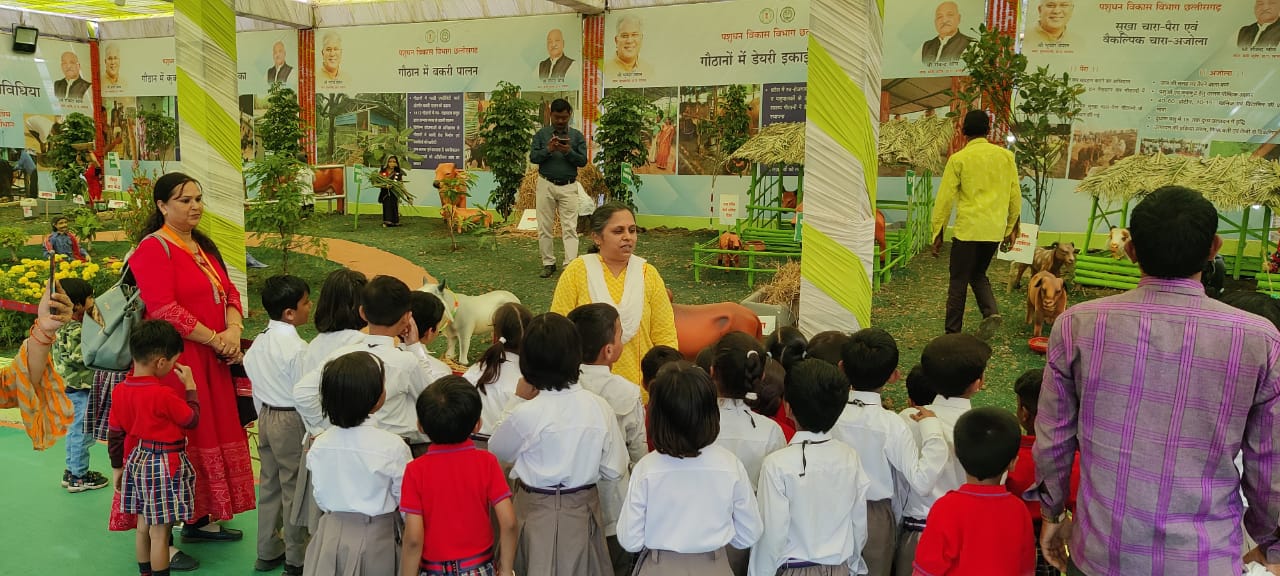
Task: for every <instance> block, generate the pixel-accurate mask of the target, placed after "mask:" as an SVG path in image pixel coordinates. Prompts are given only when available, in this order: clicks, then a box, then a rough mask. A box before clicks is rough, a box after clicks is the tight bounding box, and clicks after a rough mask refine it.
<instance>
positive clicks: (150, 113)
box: [139, 110, 178, 173]
mask: <svg viewBox="0 0 1280 576" xmlns="http://www.w3.org/2000/svg"><path fill="white" fill-rule="evenodd" d="M139 116H141V117H142V127H143V130H145V131H146V137H145V138H144V139H143V145H144V146H145V148H146V150H147V151H148V152H149V153H151V154H153V155H155V156H156V157H158V158H160V172H161V173H163V172H164V171H165V169H164V164H165V158H166V157H167V156H168V155H169V150H171V149H173V146H174V144H176V143H177V140H178V121H177V120H174V119H173V118H170V117H169V116H166V115H165V114H164V113H163V112H157V111H154V110H143V111H142V112H141V113H139Z"/></svg>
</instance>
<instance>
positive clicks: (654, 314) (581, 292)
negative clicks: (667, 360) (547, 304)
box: [551, 258, 680, 384]
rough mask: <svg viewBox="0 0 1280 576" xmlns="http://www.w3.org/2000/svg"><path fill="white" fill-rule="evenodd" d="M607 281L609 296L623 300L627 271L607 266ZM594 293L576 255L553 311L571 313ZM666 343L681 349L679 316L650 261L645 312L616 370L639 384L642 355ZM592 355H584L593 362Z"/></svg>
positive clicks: (558, 289)
mask: <svg viewBox="0 0 1280 576" xmlns="http://www.w3.org/2000/svg"><path fill="white" fill-rule="evenodd" d="M603 268H604V282H605V285H607V286H608V287H609V296H611V297H613V302H612V304H613V305H615V306H616V305H618V303H620V302H622V290H623V288H624V287H626V284H627V271H626V269H625V268H624V269H623V270H622V273H621V274H619V275H617V276H614V275H613V273H612V272H610V271H609V267H608V266H604V267H603ZM591 303H592V302H591V293H590V292H589V291H588V290H587V268H586V265H585V264H583V263H582V259H581V258H576V259H574V260H573V261H572V262H570V263H569V265H568V266H565V267H564V272H563V273H561V275H560V282H559V283H558V284H556V293H555V296H553V297H552V299H551V311H552V312H555V313H557V314H564V315H568V314H569V312H571V311H572V310H573V309H574V308H577V307H578V306H582V305H584V304H591ZM659 345H666V346H670V347H672V348H676V349H679V347H680V344H679V342H678V341H677V340H676V317H675V313H673V312H672V311H671V299H670V298H668V297H667V285H666V283H664V282H663V281H662V276H661V275H659V274H658V269H657V268H654V267H653V266H652V265H650V264H649V263H648V262H646V263H645V265H644V315H643V316H641V317H640V328H639V329H638V330H636V335H635V336H634V337H633V338H631V341H630V342H627V343H626V344H625V345H624V346H623V347H622V356H621V357H620V358H618V361H617V362H616V363H614V365H613V373H614V374H617V375H619V376H622V377H624V378H626V379H628V380H630V381H632V382H635V383H636V384H639V383H640V359H641V358H644V355H645V354H647V353H648V352H649V349H650V348H653V347H654V346H659ZM591 360H592V359H591V358H583V359H582V361H583V362H590V361H591Z"/></svg>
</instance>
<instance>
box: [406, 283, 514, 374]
mask: <svg viewBox="0 0 1280 576" xmlns="http://www.w3.org/2000/svg"><path fill="white" fill-rule="evenodd" d="M418 290H421V291H422V292H426V293H428V294H431V295H434V296H435V297H437V298H439V299H440V301H441V302H443V303H444V318H443V319H442V320H441V328H440V331H441V332H444V336H445V338H447V339H448V340H449V348H448V350H446V351H445V354H444V355H445V358H449V359H451V360H455V361H456V362H458V363H459V364H463V365H466V364H467V353H468V352H469V350H470V348H471V337H472V336H479V335H483V334H492V333H493V313H494V312H496V311H497V310H498V308H499V307H501V306H502V305H503V304H506V303H508V302H515V303H517V304H519V303H520V299H519V298H516V295H515V294H512V293H510V292H507V291H506V290H494V291H493V292H487V293H485V294H481V295H479V296H467V295H465V294H458V293H457V292H454V291H453V290H450V289H449V286H448V284H447V283H446V282H445V280H444V279H443V278H442V279H441V280H440V283H439V284H424V285H423V286H422V287H421V288H419V289H418ZM418 329H419V330H423V329H424V327H422V326H419V327H418Z"/></svg>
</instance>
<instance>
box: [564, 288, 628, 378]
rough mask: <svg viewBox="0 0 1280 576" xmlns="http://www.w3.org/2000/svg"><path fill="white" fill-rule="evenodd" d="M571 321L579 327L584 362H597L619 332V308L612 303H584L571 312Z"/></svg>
mask: <svg viewBox="0 0 1280 576" xmlns="http://www.w3.org/2000/svg"><path fill="white" fill-rule="evenodd" d="M569 321H570V322H573V325H574V326H575V327H576V328H577V329H578V339H579V340H581V341H582V361H583V362H587V363H591V362H595V361H596V359H597V358H599V357H600V351H601V350H604V347H605V346H608V345H609V344H612V343H613V339H614V337H615V336H617V334H618V309H617V308H614V307H613V305H612V304H605V303H603V302H595V303H592V304H583V305H582V306H579V307H577V308H574V309H573V310H572V311H570V312H569Z"/></svg>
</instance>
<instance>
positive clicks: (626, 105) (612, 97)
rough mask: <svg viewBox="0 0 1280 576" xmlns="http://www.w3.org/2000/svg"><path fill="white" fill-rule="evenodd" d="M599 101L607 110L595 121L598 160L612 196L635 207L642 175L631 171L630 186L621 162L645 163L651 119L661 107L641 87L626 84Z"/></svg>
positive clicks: (638, 164)
mask: <svg viewBox="0 0 1280 576" xmlns="http://www.w3.org/2000/svg"><path fill="white" fill-rule="evenodd" d="M600 105H601V106H602V107H603V108H604V113H603V114H601V115H600V119H599V120H598V121H597V123H596V140H597V141H598V142H600V154H599V155H598V156H597V158H596V163H598V164H599V165H600V172H601V173H603V174H604V181H605V185H606V186H607V187H608V188H609V196H610V198H612V199H614V200H617V201H619V202H622V203H624V204H626V205H627V206H628V207H630V208H631V209H632V210H635V205H636V204H635V192H637V191H639V190H640V177H639V176H636V175H634V174H631V175H630V176H629V177H630V179H631V186H626V185H624V184H623V174H622V165H623V164H629V165H631V166H643V165H644V164H645V162H647V161H648V157H649V153H648V150H646V149H645V142H646V141H647V138H648V135H649V133H650V131H651V130H652V128H651V125H652V121H651V120H650V119H651V118H653V117H656V116H657V115H658V107H657V106H654V105H653V104H652V103H651V102H649V101H648V100H645V98H644V96H642V95H641V94H640V92H639V91H638V90H628V89H623V88H615V89H613V90H610V91H609V92H608V93H607V94H605V97H604V98H603V99H601V101H600Z"/></svg>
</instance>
